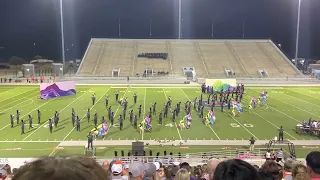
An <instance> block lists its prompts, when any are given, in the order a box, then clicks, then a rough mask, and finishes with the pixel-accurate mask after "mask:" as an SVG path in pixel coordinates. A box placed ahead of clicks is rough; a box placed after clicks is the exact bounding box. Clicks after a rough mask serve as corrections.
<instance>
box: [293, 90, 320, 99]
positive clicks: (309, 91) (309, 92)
mask: <svg viewBox="0 0 320 180" xmlns="http://www.w3.org/2000/svg"><path fill="white" fill-rule="evenodd" d="M287 90H289V91H292V92H295V93H299V94H302V95H304V96H309V97H312V98H315V99H319V98H317V97H316V96H310V95H308V94H315V93H311V92H313V91H311V90H309V89H303V90H308V93H306V94H303V93H301V92H298V91H293V90H291V89H287Z"/></svg>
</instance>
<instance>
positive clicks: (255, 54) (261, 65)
mask: <svg viewBox="0 0 320 180" xmlns="http://www.w3.org/2000/svg"><path fill="white" fill-rule="evenodd" d="M230 45H231V47H232V48H233V49H234V51H235V53H236V54H237V56H238V57H239V60H240V61H241V63H242V64H243V65H244V66H245V67H246V70H247V72H248V74H249V75H250V76H253V77H255V76H257V75H258V70H266V71H267V73H268V74H269V77H275V76H279V75H281V72H280V71H279V69H277V66H276V65H275V64H273V63H271V62H270V60H269V58H268V57H267V56H266V55H265V54H264V53H263V52H262V51H261V50H260V49H259V48H258V46H257V45H256V44H255V43H252V42H243V41H239V42H231V43H230Z"/></svg>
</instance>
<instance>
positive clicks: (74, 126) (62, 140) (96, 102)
mask: <svg viewBox="0 0 320 180" xmlns="http://www.w3.org/2000/svg"><path fill="white" fill-rule="evenodd" d="M90 89H92V88H90ZM90 89H89V90H88V91H87V92H89V91H90ZM110 89H111V88H109V89H108V90H107V91H106V92H105V93H104V94H103V95H102V96H101V98H99V99H98V101H97V102H96V103H95V104H94V105H93V106H91V108H90V111H91V110H92V109H93V107H95V106H96V104H98V102H99V101H100V100H101V99H102V98H103V97H105V95H106V94H107V92H108V91H109V90H110ZM87 92H85V93H83V94H82V95H84V94H86V93H87ZM82 95H81V96H82ZM69 105H70V104H69ZM86 114H87V113H85V114H84V115H83V117H82V118H81V119H80V123H81V121H82V120H83V119H84V118H85V117H86ZM75 127H76V126H74V127H73V128H72V129H71V131H70V132H69V133H68V134H67V135H66V136H65V137H64V138H63V139H62V141H65V140H66V139H67V137H68V136H69V135H70V134H71V133H72V132H73V130H74V128H75ZM59 146H60V143H59V144H58V146H56V147H55V148H54V150H53V151H52V152H51V153H50V154H49V156H52V155H53V153H54V152H56V149H57V148H58V147H59Z"/></svg>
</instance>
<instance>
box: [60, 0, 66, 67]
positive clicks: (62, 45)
mask: <svg viewBox="0 0 320 180" xmlns="http://www.w3.org/2000/svg"><path fill="white" fill-rule="evenodd" d="M60 24H61V26H60V27H61V49H62V64H63V67H64V66H65V61H66V60H65V54H64V27H63V5H62V0H60Z"/></svg>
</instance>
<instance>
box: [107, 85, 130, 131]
mask: <svg viewBox="0 0 320 180" xmlns="http://www.w3.org/2000/svg"><path fill="white" fill-rule="evenodd" d="M109 89H111V87H110V88H109ZM109 89H108V91H109ZM128 89H129V88H128V87H127V90H126V92H125V93H124V94H123V96H122V98H124V97H125V96H126V94H127V92H128ZM108 91H107V92H108ZM120 106H121V104H119V105H118V108H117V110H116V112H115V113H114V117H116V114H117V112H118V110H119V108H120ZM111 127H112V126H109V129H108V131H107V132H106V134H105V135H104V136H105V137H106V136H107V134H108V132H109V131H110V129H111Z"/></svg>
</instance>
